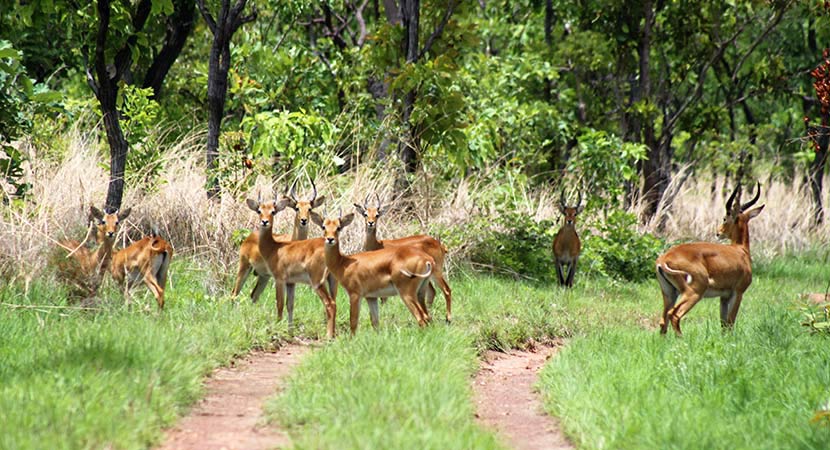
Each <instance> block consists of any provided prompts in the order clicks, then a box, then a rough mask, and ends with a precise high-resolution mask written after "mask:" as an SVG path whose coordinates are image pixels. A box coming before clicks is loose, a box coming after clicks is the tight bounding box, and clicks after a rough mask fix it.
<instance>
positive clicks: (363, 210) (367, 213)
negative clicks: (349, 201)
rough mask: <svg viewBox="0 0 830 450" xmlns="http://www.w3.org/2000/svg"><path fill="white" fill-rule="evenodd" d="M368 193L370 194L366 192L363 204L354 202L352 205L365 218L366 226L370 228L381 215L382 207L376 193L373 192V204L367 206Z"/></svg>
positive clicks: (375, 225) (375, 224)
mask: <svg viewBox="0 0 830 450" xmlns="http://www.w3.org/2000/svg"><path fill="white" fill-rule="evenodd" d="M369 195H371V194H366V198H365V199H364V200H363V205H360V204H358V203H355V204H354V207H355V209H357V212H358V213H360V214H361V215H362V216H363V217H364V218H365V219H366V228H368V229H370V230H371V229H374V228H375V227H377V223H378V219H379V218H380V217H381V216H382V215H383V213H384V209H383V207H382V206H381V203H380V196H379V195H378V194H375V205H374V206H369Z"/></svg>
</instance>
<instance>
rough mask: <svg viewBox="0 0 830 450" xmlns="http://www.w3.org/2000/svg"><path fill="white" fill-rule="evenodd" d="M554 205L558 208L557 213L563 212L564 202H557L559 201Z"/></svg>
mask: <svg viewBox="0 0 830 450" xmlns="http://www.w3.org/2000/svg"><path fill="white" fill-rule="evenodd" d="M556 207H557V208H558V209H559V213H560V214H565V204H564V203H562V202H559V203H558V204H557V205H556Z"/></svg>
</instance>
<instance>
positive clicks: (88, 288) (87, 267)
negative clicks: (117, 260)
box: [58, 206, 131, 295]
mask: <svg viewBox="0 0 830 450" xmlns="http://www.w3.org/2000/svg"><path fill="white" fill-rule="evenodd" d="M130 211H131V209H130V208H127V209H125V210H123V211H120V212H119V211H118V210H116V211H113V212H112V213H104V212H102V211H101V210H100V209H98V208H96V207H94V206H90V207H89V217H90V218H92V219H95V220H96V223H95V233H96V242H97V243H98V248H97V249H95V251H91V250H90V249H89V248H87V247H84V246H83V244H82V243H81V242H78V241H76V240H71V239H68V240H63V241H60V242H59V243H58V244H59V245H60V246H61V247H63V248H64V249H65V250H67V251H69V255H67V257H69V258H72V260H73V261H72V264H71V265H70V264H66V263H65V262H63V261H61V262H60V263H59V270H60V272H61V275H62V276H64V277H65V278H67V279H71V280H72V281H73V282H74V283H76V285H77V286H78V287H80V288H81V290H82V291H84V293H85V294H87V295H94V294H95V292H96V291H97V290H98V287H99V286H100V284H101V279H102V277H103V275H104V273H106V271H107V270H109V266H110V263H111V261H112V247H113V244H114V243H115V234H116V232H117V231H118V226H119V224H120V222H121V221H122V220H124V219H126V218H127V216H129V215H130Z"/></svg>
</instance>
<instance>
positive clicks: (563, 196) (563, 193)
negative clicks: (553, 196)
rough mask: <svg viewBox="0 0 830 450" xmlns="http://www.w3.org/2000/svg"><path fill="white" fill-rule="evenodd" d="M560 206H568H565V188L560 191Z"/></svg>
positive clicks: (563, 207)
mask: <svg viewBox="0 0 830 450" xmlns="http://www.w3.org/2000/svg"><path fill="white" fill-rule="evenodd" d="M559 206H561V207H562V209H565V208H567V206H565V190H564V189H563V190H562V191H561V192H560V193H559Z"/></svg>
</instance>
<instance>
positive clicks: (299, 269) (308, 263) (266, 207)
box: [246, 198, 337, 338]
mask: <svg viewBox="0 0 830 450" xmlns="http://www.w3.org/2000/svg"><path fill="white" fill-rule="evenodd" d="M290 202H291V200H290V199H287V198H283V199H282V200H273V201H271V200H268V201H264V202H261V201H259V202H255V201H253V200H250V199H248V200H247V202H246V203H247V205H248V208H250V209H251V210H252V211H254V212H256V213H257V214H258V215H259V232H258V233H259V236H258V239H259V253H260V254H261V255H262V258H263V260H264V261H265V264H266V268H267V270H268V273H269V274H270V275H271V276H273V277H274V280H275V281H276V289H275V291H276V297H277V317H278V320H282V311H283V305H284V302H285V299H284V297H283V295H284V292H285V291H287V294H288V295H287V297H288V326H289V327H291V326H292V325H293V322H294V284H295V283H305V284H309V285H311V288H312V289H314V292H315V293H316V294H317V296H318V297H320V300H322V302H323V307H324V308H325V310H326V323H327V327H326V334H327V336H328V337H329V338H334V319H335V313H336V311H337V305H336V304H335V301H334V298H333V297H331V296H330V295H329V291H328V290H326V286H325V284H326V281H327V279H328V275H329V272H328V269H326V261H325V255H324V251H323V239H322V238H316V239H306V240H303V241H282V240H277V239H275V238H274V236H273V235H272V234H271V233H272V227H273V224H274V215H276V214H277V213H278V212H280V211H282V210H283V209H285V207H286V206H287V205H288V204H290ZM313 214H316V213H313Z"/></svg>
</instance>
